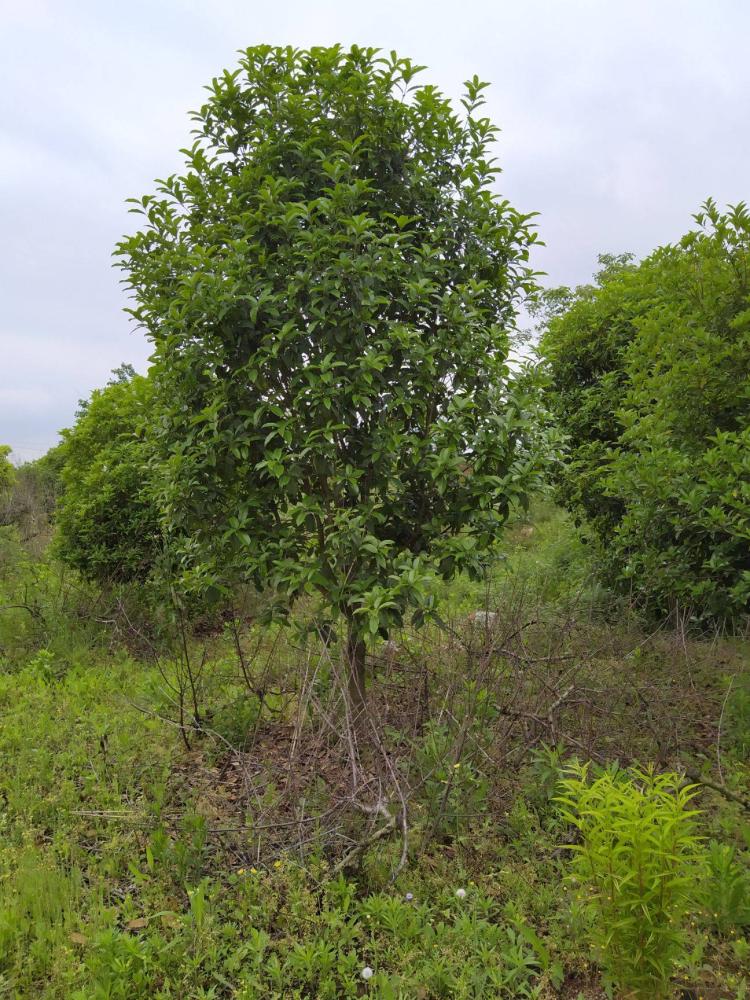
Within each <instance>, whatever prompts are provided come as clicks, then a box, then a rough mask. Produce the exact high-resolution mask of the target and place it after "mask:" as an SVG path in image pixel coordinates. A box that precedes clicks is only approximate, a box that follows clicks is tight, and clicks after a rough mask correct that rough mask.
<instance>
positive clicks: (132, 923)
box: [125, 917, 148, 931]
mask: <svg viewBox="0 0 750 1000" xmlns="http://www.w3.org/2000/svg"><path fill="white" fill-rule="evenodd" d="M144 927H148V917H136V918H135V919H134V920H128V922H127V923H126V924H125V929H126V930H128V931H140V930H143V928H144Z"/></svg>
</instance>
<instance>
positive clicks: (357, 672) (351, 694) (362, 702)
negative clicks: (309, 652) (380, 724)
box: [346, 619, 367, 728]
mask: <svg viewBox="0 0 750 1000" xmlns="http://www.w3.org/2000/svg"><path fill="white" fill-rule="evenodd" d="M366 650H367V647H366V645H365V640H364V639H363V638H362V634H361V633H360V632H359V631H358V630H357V629H356V628H355V626H354V623H353V622H352V620H351V619H350V620H349V632H348V635H347V639H346V662H347V666H348V669H349V678H348V691H347V695H348V698H349V711H350V712H351V714H352V720H353V721H354V724H355V726H357V728H359V726H360V725H361V723H362V722H363V720H364V718H365V713H366V695H365V653H366Z"/></svg>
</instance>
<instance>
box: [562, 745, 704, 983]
mask: <svg viewBox="0 0 750 1000" xmlns="http://www.w3.org/2000/svg"><path fill="white" fill-rule="evenodd" d="M588 771H589V766H588V765H579V764H573V765H571V766H570V767H569V768H568V770H567V776H566V777H564V778H562V779H561V781H560V788H561V794H560V795H559V796H558V799H557V801H558V802H559V803H560V805H561V811H562V816H563V818H564V819H566V820H567V821H568V822H569V823H570V824H571V825H572V826H573V827H574V828H575V829H576V830H577V831H578V833H579V835H580V843H575V844H572V845H570V846H569V850H571V851H572V852H573V860H572V864H571V873H570V875H569V878H570V881H571V882H572V883H573V884H574V885H575V886H576V888H577V889H578V890H579V900H580V901H581V909H583V910H584V911H585V912H586V914H587V916H588V918H589V933H590V936H591V941H592V943H593V945H594V947H595V949H596V951H597V956H598V957H599V959H600V961H601V964H602V967H603V969H604V971H605V974H606V976H607V977H608V979H609V981H610V982H611V983H613V984H614V985H615V986H617V987H618V988H619V989H620V990H622V991H623V993H624V994H625V995H627V996H632V997H634V998H643V1000H655V998H658V997H666V996H667V995H668V993H669V981H670V978H671V975H672V973H673V970H674V967H675V963H676V961H677V960H678V959H679V958H680V957H681V955H682V953H683V948H684V927H683V924H684V920H685V917H686V915H687V914H688V913H689V912H690V911H691V910H692V909H693V908H694V906H695V905H696V902H697V897H698V892H699V889H698V885H697V881H696V877H695V875H696V866H697V865H699V864H700V862H701V861H702V850H701V847H700V842H699V838H698V836H697V834H696V828H695V817H696V816H697V815H698V813H697V810H694V809H690V808H689V806H690V802H691V799H692V798H693V797H694V795H695V793H696V787H695V786H684V785H683V784H682V782H681V780H680V777H679V776H678V775H676V774H657V773H655V772H654V770H653V769H652V768H650V769H648V770H645V771H639V770H635V771H632V772H631V773H630V774H627V773H623V772H621V771H619V770H618V769H616V768H614V767H613V768H610V769H609V770H606V771H604V773H603V774H601V775H600V776H599V777H597V778H595V779H594V780H593V781H590V780H589V775H588Z"/></svg>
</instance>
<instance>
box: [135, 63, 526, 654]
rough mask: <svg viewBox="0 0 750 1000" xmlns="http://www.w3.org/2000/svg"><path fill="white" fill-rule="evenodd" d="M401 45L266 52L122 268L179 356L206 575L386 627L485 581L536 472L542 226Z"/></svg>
mask: <svg viewBox="0 0 750 1000" xmlns="http://www.w3.org/2000/svg"><path fill="white" fill-rule="evenodd" d="M418 70H419V67H416V66H414V65H413V64H412V63H411V62H410V61H409V60H405V59H399V58H398V57H397V56H396V55H395V54H392V55H391V56H390V57H383V56H380V55H378V53H377V51H376V50H373V49H362V48H357V47H354V48H352V49H351V50H349V51H345V50H344V49H342V48H341V47H339V46H334V47H332V48H314V49H311V50H310V51H302V50H293V49H291V48H272V47H270V46H256V47H254V48H250V49H248V50H246V51H245V52H244V53H243V54H242V58H241V60H240V66H239V68H238V69H237V70H235V71H233V72H225V73H224V74H223V75H222V76H221V77H218V78H217V79H215V80H214V81H213V82H212V85H211V87H210V88H209V98H208V100H207V102H206V104H204V105H203V107H202V108H201V109H200V110H199V111H198V112H196V113H195V114H194V116H193V118H194V121H195V125H196V135H197V138H196V140H195V143H194V145H193V146H192V148H191V149H190V150H188V151H187V170H186V172H185V174H184V175H182V176H172V177H169V178H168V179H167V180H165V181H163V182H160V183H159V186H158V189H157V193H156V194H154V195H148V196H146V197H144V198H142V199H140V200H135V201H134V208H133V211H134V212H136V213H138V214H139V215H141V216H142V217H143V221H144V225H143V228H142V230H141V231H140V232H138V233H137V234H136V235H134V236H133V237H131V238H130V239H127V240H125V241H124V242H123V243H121V244H120V246H119V248H118V253H119V255H120V259H121V262H122V266H123V267H124V268H125V269H126V271H127V275H128V279H127V280H128V282H129V285H130V287H131V289H132V290H133V292H134V293H135V297H136V306H135V308H134V310H133V315H134V316H135V318H136V320H137V321H138V322H139V323H140V324H141V326H142V327H143V328H144V329H145V330H146V332H147V334H148V335H149V336H150V337H151V338H152V339H153V341H154V344H155V360H156V368H155V377H156V381H157V390H158V392H157V395H158V405H159V416H158V419H157V420H156V421H155V423H154V427H153V430H154V434H155V436H156V437H157V439H158V443H159V446H160V448H161V454H162V457H163V460H164V466H163V496H162V500H161V502H162V505H163V508H164V511H165V518H166V523H167V525H168V527H169V529H170V530H171V531H172V532H173V534H174V535H175V537H176V538H177V539H178V540H179V539H182V541H178V547H179V550H180V551H181V555H182V558H183V582H184V583H185V584H186V585H195V586H196V587H211V586H215V585H221V584H222V583H223V582H224V581H225V580H226V579H227V576H230V577H231V575H232V574H234V576H235V578H237V577H240V578H242V579H245V580H253V581H254V582H255V583H256V584H257V585H258V586H270V587H271V588H272V589H273V590H274V591H276V593H277V595H278V600H279V608H278V610H279V611H280V612H281V613H284V612H285V610H286V609H287V608H288V606H289V604H290V602H291V601H292V600H293V599H294V598H296V597H297V596H299V595H301V594H304V593H306V592H314V593H317V594H318V595H319V596H320V598H322V604H323V606H324V608H325V609H328V610H329V611H330V612H331V613H333V614H334V615H335V614H338V613H343V614H344V615H345V616H346V617H347V619H348V620H349V626H350V629H353V630H354V631H355V632H356V633H358V634H359V635H370V636H372V635H374V634H376V633H377V632H379V631H381V632H382V631H385V630H387V629H388V628H389V627H391V626H392V625H394V624H398V623H400V622H401V621H402V619H403V615H404V613H405V611H406V609H407V608H408V607H409V606H417V608H418V612H419V614H420V615H421V614H423V613H424V611H426V610H429V608H430V606H431V599H430V597H429V595H428V591H429V579H430V574H431V573H433V572H434V571H437V572H438V573H439V574H441V575H443V576H445V577H450V576H452V575H453V574H454V573H455V572H457V571H458V570H459V569H462V568H466V569H469V570H472V569H477V568H478V565H479V563H480V562H481V560H482V559H483V558H484V557H485V556H486V553H487V551H488V549H489V548H490V547H491V546H492V545H493V543H494V542H495V540H496V538H497V536H498V532H499V529H500V526H501V525H502V524H503V522H504V521H505V519H506V518H507V516H508V513H509V510H510V509H511V507H512V505H514V504H515V503H517V502H522V501H523V500H524V498H525V496H526V494H527V493H528V491H529V490H530V489H531V487H532V486H533V485H534V483H535V482H536V473H537V468H538V461H537V456H536V450H537V443H536V440H535V436H536V434H537V430H536V428H535V426H534V424H533V421H532V420H531V416H530V411H531V409H532V407H533V406H534V405H535V404H534V399H533V392H532V387H531V386H530V385H529V384H528V383H525V382H520V381H519V382H517V383H514V381H513V379H512V378H511V376H510V374H509V370H508V367H507V364H506V360H507V355H508V333H507V331H508V329H509V328H510V327H511V326H512V322H513V316H514V309H515V303H516V301H517V298H518V297H519V295H521V294H522V293H523V292H524V291H525V290H528V289H529V288H530V287H531V284H532V273H531V271H530V270H529V267H528V263H527V257H528V250H529V246H530V244H531V243H532V242H533V241H534V235H533V233H532V231H531V228H530V222H529V217H528V216H526V217H524V216H521V215H519V214H518V213H517V212H516V211H514V210H513V209H512V208H511V207H510V206H509V205H508V203H507V202H505V201H502V200H500V199H499V198H498V197H497V196H496V195H495V194H494V193H493V191H492V188H491V185H492V182H493V180H494V178H495V175H496V174H497V172H498V168H497V167H496V166H495V165H494V160H493V159H492V158H491V156H490V149H489V147H490V143H491V142H492V140H493V139H494V137H495V133H496V129H495V127H494V126H493V125H492V124H491V123H490V122H489V121H488V119H487V118H485V117H483V116H482V114H481V112H480V108H481V105H482V103H483V99H482V91H483V89H484V87H485V86H486V85H485V84H483V83H481V82H480V81H479V80H478V79H477V78H474V79H473V80H471V81H469V82H468V83H467V85H466V87H467V92H466V96H465V98H464V100H463V101H462V105H463V112H462V114H461V115H459V114H457V113H456V112H455V111H454V110H453V108H452V107H451V105H450V103H449V101H448V100H447V99H446V98H444V97H443V96H442V95H441V94H440V93H439V92H438V91H437V90H436V88H435V87H433V86H428V85H426V86H417V85H415V84H414V82H413V81H414V77H415V75H416V74H417V72H418Z"/></svg>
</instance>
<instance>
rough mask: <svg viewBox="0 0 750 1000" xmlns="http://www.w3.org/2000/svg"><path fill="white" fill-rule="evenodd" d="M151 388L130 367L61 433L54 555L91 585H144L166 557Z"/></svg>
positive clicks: (99, 391)
mask: <svg viewBox="0 0 750 1000" xmlns="http://www.w3.org/2000/svg"><path fill="white" fill-rule="evenodd" d="M151 398H152V387H151V383H150V381H149V380H148V379H147V378H145V377H143V376H141V375H136V374H135V372H134V371H132V369H128V368H127V367H125V368H122V369H119V370H118V371H116V372H115V377H114V378H113V379H112V380H111V381H110V382H109V383H108V384H107V386H105V388H103V389H96V390H95V391H94V392H93V393H92V395H91V398H90V399H89V400H88V401H86V402H84V403H82V404H81V407H80V409H79V411H78V414H77V417H78V419H77V420H76V423H75V425H74V426H73V427H72V428H70V429H69V430H65V431H63V432H62V437H63V443H62V445H60V448H59V450H60V452H61V462H62V469H61V480H62V495H61V496H60V498H59V501H58V505H57V511H56V521H57V533H56V539H55V548H56V552H57V554H58V555H59V556H60V557H61V558H62V559H63V561H64V562H66V563H68V564H69V565H71V566H74V567H75V568H76V569H78V570H80V572H81V573H82V574H83V575H84V576H85V577H87V578H88V579H91V580H96V581H99V582H104V581H122V580H132V579H135V580H143V579H145V577H147V576H148V574H149V572H150V571H151V569H152V567H153V565H154V562H155V560H156V558H157V556H158V553H159V551H160V538H161V536H160V530H159V522H158V512H157V508H156V506H155V503H154V501H153V497H152V494H151V490H150V483H149V471H148V449H147V441H146V436H145V435H146V430H147V421H148V419H149V413H150V403H151Z"/></svg>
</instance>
